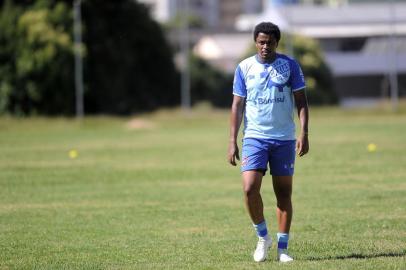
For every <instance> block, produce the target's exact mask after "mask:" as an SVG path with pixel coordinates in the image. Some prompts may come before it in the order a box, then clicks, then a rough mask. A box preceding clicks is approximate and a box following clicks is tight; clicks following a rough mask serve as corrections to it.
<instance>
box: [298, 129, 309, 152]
mask: <svg viewBox="0 0 406 270" xmlns="http://www.w3.org/2000/svg"><path fill="white" fill-rule="evenodd" d="M307 152H309V138H308V135H307V134H300V136H299V138H298V139H297V141H296V153H298V155H299V157H301V156H304V155H306V154H307Z"/></svg>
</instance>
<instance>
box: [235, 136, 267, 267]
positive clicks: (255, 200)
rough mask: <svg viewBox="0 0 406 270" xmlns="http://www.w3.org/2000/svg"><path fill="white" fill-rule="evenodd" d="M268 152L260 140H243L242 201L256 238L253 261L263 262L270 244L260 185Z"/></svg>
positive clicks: (265, 167)
mask: <svg viewBox="0 0 406 270" xmlns="http://www.w3.org/2000/svg"><path fill="white" fill-rule="evenodd" d="M267 163H268V150H267V147H266V145H264V144H263V142H261V141H260V140H256V139H244V141H243V147H242V160H241V171H242V177H243V191H244V201H245V205H246V208H247V211H248V213H249V215H250V217H251V220H252V223H253V226H254V228H255V231H256V233H257V236H258V244H257V248H256V250H255V252H254V260H255V261H257V262H261V261H264V260H265V259H266V256H267V254H268V249H269V247H270V246H271V244H272V240H271V237H269V236H268V229H267V226H266V221H265V218H264V206H263V203H262V197H261V184H262V177H263V175H264V172H265V171H266V169H267Z"/></svg>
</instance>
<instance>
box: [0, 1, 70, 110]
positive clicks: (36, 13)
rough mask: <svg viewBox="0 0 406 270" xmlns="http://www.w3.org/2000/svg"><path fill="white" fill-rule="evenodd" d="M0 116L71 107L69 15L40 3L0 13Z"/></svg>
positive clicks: (64, 9)
mask: <svg viewBox="0 0 406 270" xmlns="http://www.w3.org/2000/svg"><path fill="white" fill-rule="evenodd" d="M0 29H2V31H0V78H1V82H0V98H1V101H0V112H2V113H4V112H9V113H12V114H17V115H25V114H32V113H40V114H55V113H60V114H68V113H71V112H72V110H73V109H74V108H73V100H74V95H73V93H72V92H73V89H74V88H73V75H72V74H73V43H72V37H71V35H70V34H68V33H70V32H71V11H70V8H69V7H68V6H67V5H66V4H64V3H62V2H59V3H56V4H55V5H51V4H50V3H49V2H48V1H39V2H38V3H37V5H32V6H31V7H30V8H27V9H23V8H22V7H19V6H15V5H13V4H12V3H11V1H6V2H5V3H4V4H3V7H2V9H1V12H0Z"/></svg>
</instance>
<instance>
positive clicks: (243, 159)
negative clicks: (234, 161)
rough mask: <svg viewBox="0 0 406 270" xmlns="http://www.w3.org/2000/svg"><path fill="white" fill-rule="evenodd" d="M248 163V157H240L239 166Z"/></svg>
mask: <svg viewBox="0 0 406 270" xmlns="http://www.w3.org/2000/svg"><path fill="white" fill-rule="evenodd" d="M247 164H248V157H242V161H241V166H245V165H247Z"/></svg>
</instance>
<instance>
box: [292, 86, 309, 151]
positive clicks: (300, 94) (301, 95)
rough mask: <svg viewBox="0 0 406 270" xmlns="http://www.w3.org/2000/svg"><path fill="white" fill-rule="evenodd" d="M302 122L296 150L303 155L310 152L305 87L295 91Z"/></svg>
mask: <svg viewBox="0 0 406 270" xmlns="http://www.w3.org/2000/svg"><path fill="white" fill-rule="evenodd" d="M293 95H294V98H295V103H296V108H297V113H298V116H299V122H300V134H299V137H298V138H297V142H296V151H297V153H298V155H299V156H300V157H301V156H303V155H305V154H307V152H309V138H308V136H309V135H308V132H309V131H308V124H309V108H308V105H307V98H306V92H305V90H304V89H302V90H299V91H296V92H294V93H293Z"/></svg>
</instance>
